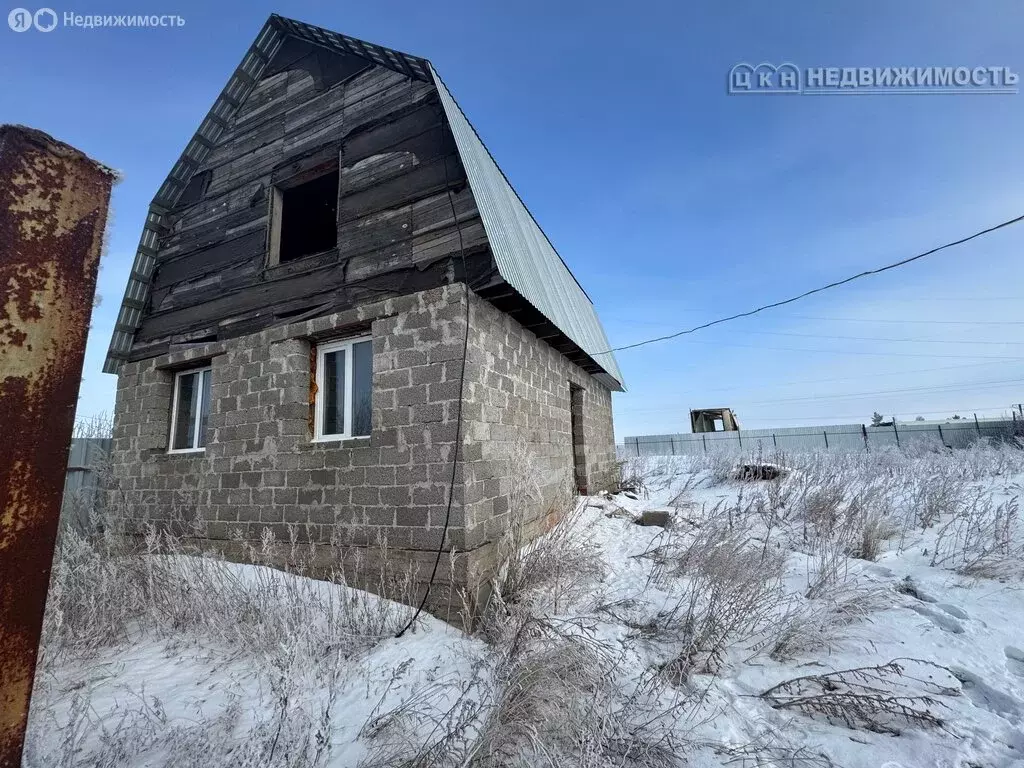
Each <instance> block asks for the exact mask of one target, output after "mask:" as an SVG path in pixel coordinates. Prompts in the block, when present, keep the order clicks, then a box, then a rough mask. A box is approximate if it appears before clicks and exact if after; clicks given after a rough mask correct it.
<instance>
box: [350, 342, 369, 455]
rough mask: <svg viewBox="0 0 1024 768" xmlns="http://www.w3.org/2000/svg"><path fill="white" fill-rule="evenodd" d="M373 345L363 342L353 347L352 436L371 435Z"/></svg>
mask: <svg viewBox="0 0 1024 768" xmlns="http://www.w3.org/2000/svg"><path fill="white" fill-rule="evenodd" d="M372 388H373V343H372V342H370V341H361V342H359V343H358V344H353V345H352V434H353V435H354V436H365V435H369V434H370V417H371V413H372V412H373V403H372V395H371V392H372Z"/></svg>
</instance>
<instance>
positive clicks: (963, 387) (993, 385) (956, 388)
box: [617, 378, 1024, 413]
mask: <svg viewBox="0 0 1024 768" xmlns="http://www.w3.org/2000/svg"><path fill="white" fill-rule="evenodd" d="M1022 382H1024V379H1020V378H1017V379H998V380H995V381H979V382H975V383H973V384H957V383H952V384H938V385H935V386H930V387H905V388H902V389H883V390H875V391H871V392H843V393H839V394H835V395H807V396H804V397H784V398H779V399H775V400H734V401H732V405H734V406H736V405H742V406H748V405H777V404H778V403H800V402H814V401H826V402H832V401H835V400H857V399H861V398H870V397H880V396H882V395H904V394H909V393H913V394H927V395H942V394H946V393H948V392H962V391H968V390H969V391H972V392H973V391H976V390H982V389H997V388H999V387H1001V386H1004V385H1006V384H1020V383H1022ZM683 407H685V406H674V405H668V406H662V407H660V408H630V407H629V406H624V407H622V408H619V409H617V410H621V411H624V412H626V413H643V412H648V413H649V412H654V411H669V410H674V409H675V408H683Z"/></svg>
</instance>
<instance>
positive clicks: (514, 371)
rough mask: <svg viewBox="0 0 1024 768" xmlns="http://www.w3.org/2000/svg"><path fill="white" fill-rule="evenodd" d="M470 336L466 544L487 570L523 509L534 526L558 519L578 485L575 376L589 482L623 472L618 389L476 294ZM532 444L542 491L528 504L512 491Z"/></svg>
mask: <svg viewBox="0 0 1024 768" xmlns="http://www.w3.org/2000/svg"><path fill="white" fill-rule="evenodd" d="M471 312H472V315H471V320H470V337H469V338H470V343H469V350H468V355H467V361H468V363H467V369H466V371H467V382H466V403H465V406H464V409H465V413H464V427H463V428H464V430H465V432H466V445H465V451H466V456H467V462H466V466H465V472H466V488H465V503H466V507H465V514H464V525H465V531H464V535H465V543H466V546H467V547H469V548H471V549H473V550H475V551H476V552H477V557H476V558H474V560H473V562H472V563H471V566H472V567H473V568H474V569H477V570H478V571H479V572H480V573H483V572H486V571H487V570H488V568H490V567H492V566H493V565H495V564H496V563H492V562H491V560H492V559H493V557H494V554H493V551H494V549H495V546H494V545H495V543H496V542H497V540H498V539H499V538H500V537H501V535H502V533H503V532H504V531H506V530H507V529H508V527H509V525H510V524H511V522H512V518H513V516H515V515H521V516H522V518H523V522H524V523H525V524H526V525H527V526H528V528H529V529H530V530H531V532H532V533H534V534H535V533H538V532H539V531H540V530H542V529H543V527H544V526H545V524H547V523H550V522H552V520H551V518H550V517H549V513H551V512H559V511H561V506H560V502H563V501H564V499H565V498H566V495H567V493H573V492H575V483H574V478H573V447H572V442H573V436H572V431H571V425H572V421H571V415H570V414H571V400H570V384H575V385H576V386H579V387H580V388H582V390H583V413H582V423H581V425H580V426H581V427H582V432H583V442H584V452H585V457H586V481H587V486H588V491H589V492H590V493H596V492H598V491H600V490H605V489H609V488H611V487H612V486H613V485H614V484H615V481H616V478H617V465H616V456H615V437H614V434H613V431H612V406H611V392H610V391H609V390H608V388H607V387H605V386H604V385H602V384H600V383H599V382H597V381H596V380H595V379H594V378H593V377H592V376H590V375H589V374H588V373H586V372H585V371H584V370H583V369H581V368H580V367H579V366H577V365H576V364H575V363H573V362H571V361H570V360H568V359H567V358H566V357H564V356H563V355H562V354H561V353H559V352H558V351H557V350H555V349H554V348H553V347H551V346H550V345H548V344H546V343H544V342H543V341H541V340H540V339H538V338H537V337H536V336H535V335H534V334H533V333H532V332H530V331H528V330H526V329H525V328H523V326H522V325H521V324H520V323H519V322H518V321H517V320H515V319H514V318H512V317H510V316H509V315H507V314H505V313H504V312H501V311H499V310H498V309H496V308H495V307H494V306H493V305H492V304H490V303H488V302H487V301H484V300H483V299H481V298H479V297H478V296H476V295H475V294H474V295H472V296H471ZM519 440H521V441H522V443H523V444H524V445H525V448H526V449H527V452H528V453H527V455H528V457H529V459H530V462H531V464H532V465H533V466H532V469H533V470H534V472H533V474H534V478H535V480H536V485H537V488H536V490H537V491H539V493H538V494H537V496H536V497H535V498H534V500H533V501H532V502H531V503H530V504H529V505H528V507H527V508H526V509H523V510H511V509H510V507H509V494H510V491H511V485H512V483H513V482H514V479H513V478H514V477H515V476H516V473H517V472H520V471H521V468H519V467H517V464H520V463H521V462H522V460H523V458H524V457H523V456H522V455H521V452H522V448H523V447H524V446H523V445H517V442H518V441H519Z"/></svg>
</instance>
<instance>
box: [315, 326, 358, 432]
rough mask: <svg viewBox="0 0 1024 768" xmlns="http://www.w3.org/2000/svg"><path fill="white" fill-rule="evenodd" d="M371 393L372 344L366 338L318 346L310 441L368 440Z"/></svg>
mask: <svg viewBox="0 0 1024 768" xmlns="http://www.w3.org/2000/svg"><path fill="white" fill-rule="evenodd" d="M372 389H373V343H372V341H371V340H370V337H369V336H361V337H359V338H356V339H345V340H344V341H336V342H331V343H329V344H321V345H319V346H318V347H317V353H316V406H315V412H316V418H315V421H316V433H315V434H314V436H313V439H314V440H346V439H348V438H352V437H369V436H370V421H371V414H372V411H373V407H372V405H373V394H372Z"/></svg>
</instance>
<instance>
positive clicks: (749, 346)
mask: <svg viewBox="0 0 1024 768" xmlns="http://www.w3.org/2000/svg"><path fill="white" fill-rule="evenodd" d="M687 343H688V344H709V345H711V346H713V347H743V348H746V349H760V350H771V351H775V352H800V353H812V354H813V353H821V354H827V355H867V356H868V357H932V358H948V359H950V360H1016V361H1021V360H1024V356H1022V355H971V354H966V351H965V354H962V355H947V354H941V353H936V352H874V351H871V350H867V349H845V348H840V347H838V346H837V347H835V348H833V349H813V348H812V349H808V348H806V347H775V346H769V345H768V344H740V343H738V342H735V341H705V340H702V339H688V340H687ZM619 349H623V347H620V348H619Z"/></svg>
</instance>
